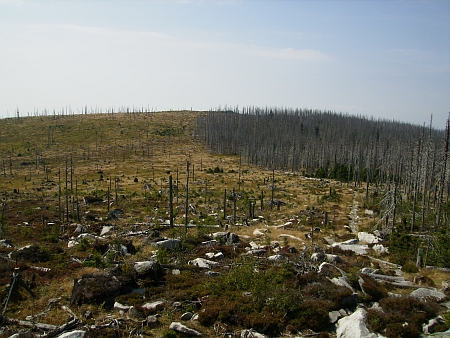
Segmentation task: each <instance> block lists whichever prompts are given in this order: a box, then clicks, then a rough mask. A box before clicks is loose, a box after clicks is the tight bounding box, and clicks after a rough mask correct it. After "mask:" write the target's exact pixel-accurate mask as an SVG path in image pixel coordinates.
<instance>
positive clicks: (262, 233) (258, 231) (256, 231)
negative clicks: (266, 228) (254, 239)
mask: <svg viewBox="0 0 450 338" xmlns="http://www.w3.org/2000/svg"><path fill="white" fill-rule="evenodd" d="M264 235H265V233H264V232H262V231H261V230H259V229H255V231H253V236H264Z"/></svg>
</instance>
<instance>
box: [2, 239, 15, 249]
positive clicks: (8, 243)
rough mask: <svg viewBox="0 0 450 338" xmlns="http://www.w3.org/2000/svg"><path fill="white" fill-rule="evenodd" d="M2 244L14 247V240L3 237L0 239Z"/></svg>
mask: <svg viewBox="0 0 450 338" xmlns="http://www.w3.org/2000/svg"><path fill="white" fill-rule="evenodd" d="M0 246H3V247H5V248H12V247H13V245H12V242H11V240H10V239H2V240H0Z"/></svg>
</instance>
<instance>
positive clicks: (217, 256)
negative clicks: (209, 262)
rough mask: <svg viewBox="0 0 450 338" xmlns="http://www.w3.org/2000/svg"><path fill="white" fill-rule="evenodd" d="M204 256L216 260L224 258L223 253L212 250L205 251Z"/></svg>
mask: <svg viewBox="0 0 450 338" xmlns="http://www.w3.org/2000/svg"><path fill="white" fill-rule="evenodd" d="M205 256H206V257H207V258H209V259H216V260H221V259H224V258H225V256H224V254H223V253H221V252H217V253H214V252H207V253H206V254H205Z"/></svg>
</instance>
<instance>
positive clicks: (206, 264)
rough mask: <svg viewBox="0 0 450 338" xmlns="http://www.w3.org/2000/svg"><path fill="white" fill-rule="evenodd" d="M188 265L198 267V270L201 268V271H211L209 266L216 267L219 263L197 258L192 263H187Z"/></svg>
mask: <svg viewBox="0 0 450 338" xmlns="http://www.w3.org/2000/svg"><path fill="white" fill-rule="evenodd" d="M189 264H192V265H194V266H198V267H199V268H202V269H211V266H214V265H217V264H219V263H217V262H214V261H210V260H207V259H204V258H200V257H199V258H196V259H194V260H192V261H189Z"/></svg>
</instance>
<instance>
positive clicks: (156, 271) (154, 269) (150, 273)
mask: <svg viewBox="0 0 450 338" xmlns="http://www.w3.org/2000/svg"><path fill="white" fill-rule="evenodd" d="M133 275H134V276H135V277H136V278H140V279H144V278H145V279H147V278H150V279H151V280H152V281H154V282H155V283H158V282H159V281H160V280H161V279H162V278H163V277H164V269H163V268H162V267H161V264H159V262H156V261H142V262H136V263H135V264H134V266H133Z"/></svg>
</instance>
